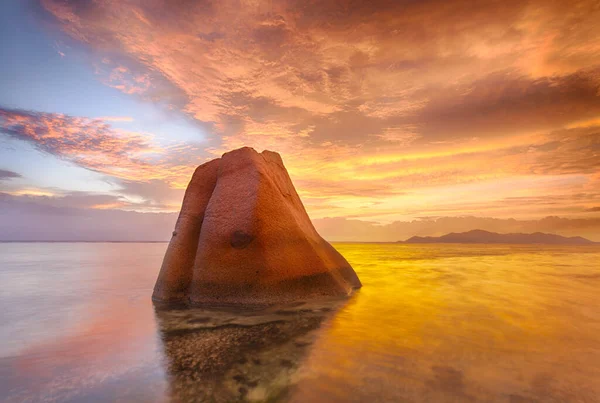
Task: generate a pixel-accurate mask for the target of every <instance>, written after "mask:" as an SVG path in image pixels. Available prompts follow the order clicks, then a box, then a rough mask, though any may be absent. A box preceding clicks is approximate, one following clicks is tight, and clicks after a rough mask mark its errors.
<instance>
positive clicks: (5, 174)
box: [0, 169, 21, 181]
mask: <svg viewBox="0 0 600 403" xmlns="http://www.w3.org/2000/svg"><path fill="white" fill-rule="evenodd" d="M20 177H21V175H19V174H18V173H16V172H13V171H7V170H6V169H0V181H4V180H9V179H14V178H20Z"/></svg>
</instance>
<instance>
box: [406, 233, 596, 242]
mask: <svg viewBox="0 0 600 403" xmlns="http://www.w3.org/2000/svg"><path fill="white" fill-rule="evenodd" d="M398 242H401V243H506V244H551V245H594V244H600V242H593V241H590V240H589V239H585V238H582V237H580V236H574V237H570V238H567V237H564V236H560V235H555V234H544V233H541V232H535V233H533V234H498V233H495V232H489V231H484V230H480V229H476V230H473V231H468V232H460V233H456V232H452V233H450V234H446V235H443V236H440V237H431V236H425V237H422V236H413V237H412V238H409V239H407V240H406V241H398Z"/></svg>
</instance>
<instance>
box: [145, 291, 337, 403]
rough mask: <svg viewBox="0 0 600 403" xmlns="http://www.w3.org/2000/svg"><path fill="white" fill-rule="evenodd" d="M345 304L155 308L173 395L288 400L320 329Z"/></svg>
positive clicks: (175, 398) (177, 398) (173, 397)
mask: <svg viewBox="0 0 600 403" xmlns="http://www.w3.org/2000/svg"><path fill="white" fill-rule="evenodd" d="M343 303H344V302H343V301H340V300H330V301H320V302H310V303H308V302H307V303H296V304H292V305H285V306H277V307H270V308H265V309H260V310H244V311H240V310H237V311H233V310H228V309H204V308H186V307H181V306H158V305H155V314H156V318H157V323H158V326H159V334H160V337H161V340H162V343H163V348H164V356H165V357H166V361H167V362H166V363H165V367H166V370H167V376H168V381H169V391H168V394H169V396H170V399H171V400H172V401H176V402H192V401H214V402H231V401H281V400H285V399H286V396H287V395H288V393H289V392H290V389H291V387H292V386H293V384H294V383H295V380H296V379H297V376H296V372H297V369H298V367H299V365H300V364H301V362H302V360H303V359H304V357H305V356H306V355H307V353H308V351H309V350H310V346H311V345H312V343H313V341H314V340H315V338H316V335H317V329H319V328H320V327H321V326H322V325H323V324H324V323H326V322H327V320H328V319H329V318H330V317H332V316H333V315H334V314H335V312H336V311H337V310H338V309H339V308H340V307H341V305H342V304H343Z"/></svg>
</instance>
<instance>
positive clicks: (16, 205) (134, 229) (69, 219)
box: [0, 193, 177, 241]
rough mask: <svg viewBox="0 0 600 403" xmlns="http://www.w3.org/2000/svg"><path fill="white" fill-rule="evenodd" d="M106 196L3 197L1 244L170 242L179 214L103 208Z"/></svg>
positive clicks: (112, 199)
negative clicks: (14, 242) (20, 242)
mask: <svg viewBox="0 0 600 403" xmlns="http://www.w3.org/2000/svg"><path fill="white" fill-rule="evenodd" d="M115 202H116V203H119V202H122V201H121V200H120V199H118V198H115V197H112V196H106V195H89V194H88V195H86V194H71V195H67V196H64V197H62V198H51V197H39V196H38V197H33V196H12V195H8V194H2V193H0V241H17V240H21V241H35V240H38V241H72V240H76V241H168V240H169V239H170V235H171V232H172V231H173V227H174V225H175V220H176V219H177V213H141V212H137V211H124V210H119V209H114V208H102V207H101V206H102V204H106V203H109V204H110V203H115Z"/></svg>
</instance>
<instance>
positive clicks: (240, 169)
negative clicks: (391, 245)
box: [153, 147, 361, 304]
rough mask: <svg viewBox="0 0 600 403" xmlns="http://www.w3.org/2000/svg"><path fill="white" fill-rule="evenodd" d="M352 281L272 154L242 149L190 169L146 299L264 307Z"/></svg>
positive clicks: (341, 288) (356, 283) (341, 292)
mask: <svg viewBox="0 0 600 403" xmlns="http://www.w3.org/2000/svg"><path fill="white" fill-rule="evenodd" d="M360 286H361V283H360V280H359V279H358V277H357V276H356V273H355V272H354V270H353V269H352V267H351V266H350V265H349V264H348V262H347V261H346V259H344V257H343V256H342V255H340V254H339V253H338V252H337V251H336V250H335V249H334V248H333V247H332V246H331V245H330V244H329V243H327V242H326V241H325V240H324V239H323V238H321V236H319V234H318V233H317V231H316V230H315V228H314V227H313V225H312V223H311V221H310V218H309V217H308V214H307V213H306V210H305V209H304V206H303V205H302V202H301V201H300V197H299V196H298V194H297V193H296V190H295V189H294V185H293V184H292V181H291V180H290V177H289V175H288V173H287V170H286V169H285V167H284V166H283V161H282V160H281V157H280V156H279V154H277V153H274V152H271V151H263V152H262V153H257V152H256V151H254V149H252V148H248V147H245V148H241V149H238V150H234V151H231V152H228V153H226V154H224V155H223V156H222V157H221V158H220V159H215V160H212V161H210V162H208V163H206V164H203V165H201V166H199V167H198V168H197V169H196V171H195V172H194V175H193V176H192V180H191V181H190V184H189V185H188V188H187V190H186V192H185V197H184V199H183V204H182V207H181V212H180V214H179V218H178V220H177V224H176V225H175V231H174V232H173V237H172V239H171V242H170V244H169V247H168V249H167V253H166V254H165V258H164V261H163V264H162V267H161V270H160V274H159V276H158V280H157V281H156V285H155V287H154V294H153V299H154V300H157V301H182V300H184V301H185V300H188V299H189V301H191V302H192V303H206V304H265V303H266V304H270V303H277V302H288V301H295V300H305V299H310V298H314V297H320V296H345V295H349V294H350V293H351V292H352V290H353V289H355V288H359V287H360Z"/></svg>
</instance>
